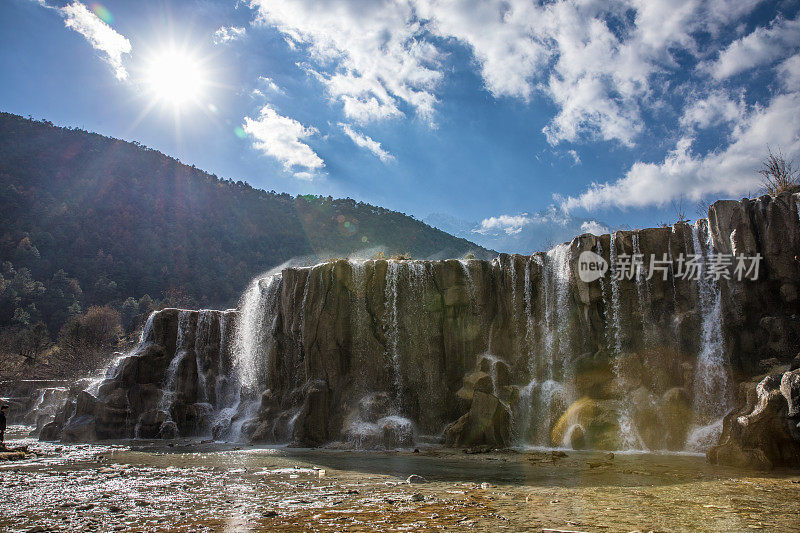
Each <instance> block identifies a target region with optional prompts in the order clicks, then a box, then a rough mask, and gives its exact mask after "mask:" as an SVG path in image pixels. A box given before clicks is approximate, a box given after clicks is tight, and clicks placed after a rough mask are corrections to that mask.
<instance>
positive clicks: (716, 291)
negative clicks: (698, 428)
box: [692, 221, 729, 425]
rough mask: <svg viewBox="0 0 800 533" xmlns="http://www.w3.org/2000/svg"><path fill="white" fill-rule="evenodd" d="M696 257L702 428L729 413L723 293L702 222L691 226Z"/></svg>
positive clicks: (697, 399) (697, 403) (697, 396)
mask: <svg viewBox="0 0 800 533" xmlns="http://www.w3.org/2000/svg"><path fill="white" fill-rule="evenodd" d="M701 229H703V230H704V231H706V233H707V235H706V247H707V254H706V253H705V252H704V250H703V246H702V243H701V240H700V231H701ZM692 244H693V247H694V254H695V255H696V256H697V259H698V261H699V262H700V263H701V265H702V266H701V268H700V279H699V280H698V282H697V293H698V301H699V304H700V313H701V324H702V325H701V344H700V353H699V354H698V357H697V368H696V369H695V376H694V411H695V413H696V414H697V415H698V416H699V417H700V422H701V425H702V424H707V423H709V422H713V421H714V420H715V419H718V418H721V417H722V416H724V415H725V413H726V412H727V411H728V407H729V405H728V403H729V402H728V390H727V389H728V374H727V371H726V370H725V356H724V348H725V347H724V343H723V339H722V293H721V291H720V287H719V283H718V282H717V281H715V280H713V279H710V278H709V277H708V276H707V275H706V273H707V268H706V264H707V257H711V255H712V254H713V253H714V245H713V242H712V240H711V232H709V231H707V227H704V228H701V227H700V221H698V222H697V223H695V224H694V225H693V226H692Z"/></svg>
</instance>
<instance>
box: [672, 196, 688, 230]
mask: <svg viewBox="0 0 800 533" xmlns="http://www.w3.org/2000/svg"><path fill="white" fill-rule="evenodd" d="M672 209H673V210H674V211H675V219H676V220H675V223H676V224H680V223H682V222H689V219H688V218H686V209H684V207H683V194H681V196H680V198H678V202H677V203H676V202H675V200H672Z"/></svg>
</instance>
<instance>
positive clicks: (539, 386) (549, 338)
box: [513, 244, 572, 446]
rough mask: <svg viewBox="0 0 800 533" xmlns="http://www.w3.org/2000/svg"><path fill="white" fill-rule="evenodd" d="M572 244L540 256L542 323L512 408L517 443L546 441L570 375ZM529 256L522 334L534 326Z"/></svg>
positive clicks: (565, 396)
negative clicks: (526, 376) (527, 375)
mask: <svg viewBox="0 0 800 533" xmlns="http://www.w3.org/2000/svg"><path fill="white" fill-rule="evenodd" d="M569 259H570V245H569V244H560V245H558V246H556V247H555V248H553V249H552V250H550V251H549V252H547V254H546V255H545V257H544V259H543V260H541V259H539V258H538V257H535V258H534V261H535V262H537V263H538V262H539V261H541V263H539V264H540V266H541V268H542V271H543V274H542V283H543V285H542V287H540V291H539V293H540V304H541V308H542V309H543V312H544V324H543V327H541V328H540V331H541V334H540V336H539V339H538V342H535V341H534V342H533V343H532V344H528V348H527V350H528V352H529V353H530V354H531V355H530V356H529V360H528V364H529V370H530V374H531V375H530V381H529V382H528V384H527V385H525V386H523V387H522V388H521V389H520V397H519V400H518V402H517V406H516V408H515V412H514V413H513V420H514V426H515V429H514V433H515V438H516V439H517V442H518V443H520V444H528V443H532V444H536V445H542V446H547V445H549V444H550V430H551V428H552V426H553V423H554V422H555V418H556V417H557V416H558V414H559V412H560V411H561V409H562V407H563V404H564V403H565V402H566V401H567V400H568V396H569V394H568V393H567V389H568V388H567V387H566V386H565V384H566V383H567V381H569V380H570V374H571V364H570V358H571V356H572V354H571V346H570V338H569V331H568V330H569V326H570V323H569V317H570V307H569V279H570V273H571V270H570V264H569ZM530 265H531V263H530V260H529V261H528V263H527V264H526V269H525V276H526V279H525V281H526V284H525V295H524V296H525V313H526V317H527V318H526V326H528V325H529V324H530V326H529V327H526V334H525V339H526V340H529V342H530V341H531V340H533V339H532V336H531V335H530V334H529V333H528V332H529V331H532V330H533V329H534V328H533V327H532V326H533V324H532V322H530V321H532V318H531V317H532V315H533V295H532V293H533V287H532V286H531V282H530V268H531V266H530Z"/></svg>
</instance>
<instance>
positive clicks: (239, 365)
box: [233, 274, 282, 395]
mask: <svg viewBox="0 0 800 533" xmlns="http://www.w3.org/2000/svg"><path fill="white" fill-rule="evenodd" d="M281 281H282V278H281V275H280V274H275V275H268V276H266V277H263V278H258V279H256V280H254V281H253V282H252V283H251V284H250V286H249V287H248V288H247V290H246V291H245V293H244V295H243V296H242V300H241V302H240V304H239V315H238V319H237V322H236V331H235V337H234V339H233V354H234V367H235V369H236V373H237V375H238V379H239V383H240V385H241V388H242V389H243V390H244V391H245V392H247V393H248V394H251V395H252V394H254V393H257V392H260V391H262V390H265V389H266V388H267V387H268V386H269V383H270V376H269V370H270V369H271V368H272V359H271V358H272V356H273V351H274V329H275V319H276V317H277V305H278V299H279V296H280V291H281Z"/></svg>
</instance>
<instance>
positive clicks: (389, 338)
mask: <svg viewBox="0 0 800 533" xmlns="http://www.w3.org/2000/svg"><path fill="white" fill-rule="evenodd" d="M400 267H401V263H400V262H399V261H388V262H387V266H386V287H385V289H384V302H385V306H386V311H385V312H386V324H387V325H388V328H389V330H388V331H387V334H386V350H387V352H388V355H389V358H390V360H391V362H392V379H393V381H394V394H395V398H394V399H395V405H396V407H397V408H398V409H399V408H400V406H401V405H402V398H401V395H402V390H403V387H402V378H401V368H400V347H399V343H400V325H399V317H398V312H397V282H398V279H399V277H400Z"/></svg>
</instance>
